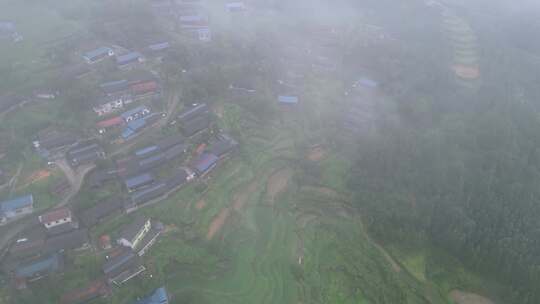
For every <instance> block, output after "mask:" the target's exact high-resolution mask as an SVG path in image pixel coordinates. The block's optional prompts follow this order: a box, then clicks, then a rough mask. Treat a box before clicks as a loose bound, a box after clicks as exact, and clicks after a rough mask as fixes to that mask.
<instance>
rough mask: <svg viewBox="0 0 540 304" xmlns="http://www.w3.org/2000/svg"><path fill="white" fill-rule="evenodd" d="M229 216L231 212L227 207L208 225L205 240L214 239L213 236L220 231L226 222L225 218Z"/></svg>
mask: <svg viewBox="0 0 540 304" xmlns="http://www.w3.org/2000/svg"><path fill="white" fill-rule="evenodd" d="M230 214H231V210H230V209H229V207H227V208H224V209H223V210H221V212H219V214H218V215H217V216H216V217H215V218H214V219H213V220H212V223H210V227H209V228H208V233H207V234H206V239H207V240H211V239H213V238H214V236H215V235H216V234H217V233H218V232H219V231H220V230H221V228H222V227H223V225H225V221H227V218H228V217H229V215H230Z"/></svg>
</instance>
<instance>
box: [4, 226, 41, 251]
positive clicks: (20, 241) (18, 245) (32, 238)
mask: <svg viewBox="0 0 540 304" xmlns="http://www.w3.org/2000/svg"><path fill="white" fill-rule="evenodd" d="M46 237H47V235H46V233H45V231H43V229H42V227H39V226H34V227H31V228H30V229H26V230H25V231H23V232H22V233H21V234H19V235H17V237H16V239H15V241H14V242H13V244H12V245H11V246H10V247H9V250H8V258H12V259H21V258H28V257H32V256H36V255H39V254H40V253H41V250H42V249H43V246H44V245H45V239H46Z"/></svg>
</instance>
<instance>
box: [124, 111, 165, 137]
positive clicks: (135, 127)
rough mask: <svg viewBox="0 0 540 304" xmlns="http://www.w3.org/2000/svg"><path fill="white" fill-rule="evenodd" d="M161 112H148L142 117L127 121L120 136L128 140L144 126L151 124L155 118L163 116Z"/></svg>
mask: <svg viewBox="0 0 540 304" xmlns="http://www.w3.org/2000/svg"><path fill="white" fill-rule="evenodd" d="M163 115H164V114H163V113H150V114H148V115H146V116H144V117H141V118H137V119H135V120H132V121H130V122H128V123H127V126H126V128H125V129H124V130H123V131H122V134H121V137H122V139H123V140H124V141H127V140H130V139H132V138H134V137H135V136H137V135H139V134H140V131H142V130H143V129H144V128H146V127H148V126H151V125H152V124H154V123H155V122H156V121H157V120H159V119H161V118H163V117H164V116H163Z"/></svg>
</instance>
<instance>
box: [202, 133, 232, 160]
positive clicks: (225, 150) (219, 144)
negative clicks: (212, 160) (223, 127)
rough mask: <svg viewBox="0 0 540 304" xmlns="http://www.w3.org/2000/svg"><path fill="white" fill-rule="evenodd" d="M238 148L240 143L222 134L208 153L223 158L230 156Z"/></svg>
mask: <svg viewBox="0 0 540 304" xmlns="http://www.w3.org/2000/svg"><path fill="white" fill-rule="evenodd" d="M237 147H238V142H236V141H235V140H234V139H232V138H231V137H230V136H229V135H227V134H220V135H218V136H217V140H216V141H214V142H212V144H211V145H210V149H209V151H208V152H210V153H212V154H214V155H216V156H218V157H219V158H223V157H225V156H227V155H229V153H231V152H232V151H233V150H234V149H236V148H237Z"/></svg>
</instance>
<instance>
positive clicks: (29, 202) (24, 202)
mask: <svg viewBox="0 0 540 304" xmlns="http://www.w3.org/2000/svg"><path fill="white" fill-rule="evenodd" d="M33 204H34V196H33V195H32V194H30V195H25V196H21V197H18V198H14V199H12V200H8V201H4V202H1V203H0V211H2V212H8V211H15V210H17V209H20V208H24V207H30V206H33Z"/></svg>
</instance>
